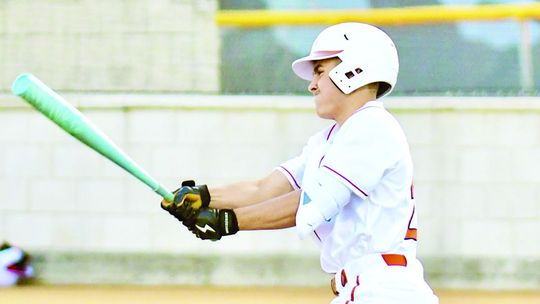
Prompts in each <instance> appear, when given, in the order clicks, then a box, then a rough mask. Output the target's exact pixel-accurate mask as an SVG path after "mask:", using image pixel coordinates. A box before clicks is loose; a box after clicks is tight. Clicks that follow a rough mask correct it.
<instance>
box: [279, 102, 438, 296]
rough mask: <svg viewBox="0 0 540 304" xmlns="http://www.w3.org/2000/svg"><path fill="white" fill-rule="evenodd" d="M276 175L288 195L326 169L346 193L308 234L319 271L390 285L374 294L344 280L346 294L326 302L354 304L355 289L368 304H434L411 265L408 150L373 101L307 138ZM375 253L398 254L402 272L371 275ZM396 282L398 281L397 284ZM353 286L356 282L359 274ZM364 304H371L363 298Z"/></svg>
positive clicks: (413, 246)
mask: <svg viewBox="0 0 540 304" xmlns="http://www.w3.org/2000/svg"><path fill="white" fill-rule="evenodd" d="M278 170H280V171H281V172H282V173H283V174H284V175H285V176H287V178H288V179H289V182H290V183H291V185H292V186H293V187H294V188H295V189H301V188H302V184H307V183H309V180H310V179H313V178H314V176H315V172H316V171H317V170H327V171H328V172H330V173H331V174H333V175H334V176H335V178H336V179H338V180H339V181H341V182H342V183H343V184H344V185H346V186H347V188H348V189H350V190H351V191H352V193H353V195H352V196H351V199H350V201H349V202H348V203H347V204H346V205H345V206H344V207H343V208H342V209H341V210H340V211H339V212H338V213H337V215H336V216H334V218H332V219H331V220H330V221H327V222H324V223H322V224H321V225H320V226H319V227H318V228H317V229H315V231H314V233H313V234H314V237H315V239H316V241H317V242H318V243H319V244H320V246H321V259H320V262H321V267H322V269H323V270H324V271H326V272H328V273H337V274H339V273H340V272H341V271H343V270H345V269H347V271H348V272H351V273H352V274H354V275H357V274H359V273H360V272H362V271H364V272H365V271H366V269H369V268H371V269H372V270H371V272H370V273H371V274H370V275H369V277H371V279H372V280H373V281H376V282H383V281H384V280H389V281H390V282H391V283H387V284H383V285H384V286H385V287H387V288H389V289H388V290H385V289H384V288H381V287H380V286H379V287H375V289H374V290H377V291H376V292H374V293H373V292H372V291H366V289H369V288H370V286H375V285H370V284H369V283H367V284H366V283H364V284H360V283H358V284H356V286H355V284H354V282H353V283H350V282H349V284H347V286H343V288H344V291H347V292H348V293H350V295H343V294H344V293H345V292H344V293H342V294H340V297H338V298H336V299H335V300H334V301H333V302H332V303H352V301H350V300H351V298H353V300H354V294H355V292H359V290H362V293H363V294H364V297H365V294H372V295H373V301H375V302H374V303H387V301H388V303H394V302H392V301H393V300H392V297H394V299H396V298H399V299H402V301H398V302H399V303H437V300H436V297H435V296H434V295H433V294H432V292H431V289H430V288H429V286H427V284H426V283H425V281H424V280H423V269H422V266H421V264H420V263H419V262H418V261H417V260H416V231H417V226H416V225H417V223H416V213H415V202H414V194H413V186H412V183H413V166H412V160H411V156H410V152H409V145H408V143H407V140H406V137H405V134H404V133H403V131H402V129H401V126H400V125H399V123H398V122H397V121H396V120H395V118H394V117H393V116H392V115H391V114H390V113H388V111H386V109H385V108H384V107H383V104H382V102H381V101H370V102H368V103H366V104H365V105H364V106H363V107H362V108H360V109H358V110H357V111H356V112H355V113H354V114H353V115H352V116H351V117H349V118H348V119H347V120H346V121H345V123H344V124H343V125H342V126H338V125H337V124H334V125H332V126H330V127H328V128H326V129H324V130H322V131H320V132H319V133H317V134H315V135H314V136H312V137H311V138H310V139H309V141H308V143H307V145H306V146H305V147H304V149H303V151H302V153H301V154H300V155H299V156H297V157H295V158H293V159H291V160H289V161H286V162H285V163H283V164H282V165H281V166H280V167H279V168H278ZM299 208H302V204H301V203H300V206H299ZM383 253H384V254H396V255H403V256H406V257H407V259H408V260H409V263H408V266H407V267H405V268H403V269H398V268H396V267H394V268H392V269H391V270H389V271H393V272H392V273H391V274H390V272H388V271H386V270H381V269H380V268H379V269H378V270H377V269H375V268H376V267H381V266H380V265H383V266H385V267H386V265H385V264H384V263H383V260H382V258H381V254H383ZM360 268H362V269H360ZM399 268H402V267H399ZM388 269H390V267H388ZM403 271H405V272H403ZM405 273H409V274H405ZM410 273H414V275H410ZM380 276H383V277H384V278H383V279H381V278H380ZM400 276H403V278H404V279H402V280H400V279H397V278H398V277H400ZM413 278H414V279H413ZM396 279H397V281H396ZM356 280H357V281H358V280H360V279H359V276H357V277H356ZM373 281H372V282H373ZM364 282H366V281H365V280H364ZM368 282H369V281H368ZM396 282H398V283H396ZM377 284H378V283H377ZM400 284H402V285H400ZM391 285H393V286H391ZM359 286H362V288H363V289H362V288H357V287H359ZM404 286H405V287H404ZM411 286H412V287H411ZM409 287H410V288H412V290H414V291H413V292H412V293H411V294H410V296H409V295H405V296H403V294H399V293H396V290H408V288H409ZM347 288H348V289H347ZM413 295H414V296H413ZM404 297H405V298H404ZM406 298H408V299H406ZM420 298H421V299H422V300H419V299H420ZM423 299H427V300H426V301H424V300H423ZM365 301H367V302H366V303H372V302H370V301H371V300H369V299H368V298H367V297H366V298H365ZM361 303H364V302H361Z"/></svg>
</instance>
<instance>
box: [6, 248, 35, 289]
mask: <svg viewBox="0 0 540 304" xmlns="http://www.w3.org/2000/svg"><path fill="white" fill-rule="evenodd" d="M29 262H30V256H29V255H28V254H27V253H25V252H24V251H23V250H21V249H20V248H18V247H14V246H11V245H10V244H9V243H6V242H4V243H2V244H1V245H0V287H8V286H13V285H15V284H17V283H18V282H19V281H20V280H23V279H28V278H30V277H32V275H33V273H34V270H33V268H32V266H30V264H29Z"/></svg>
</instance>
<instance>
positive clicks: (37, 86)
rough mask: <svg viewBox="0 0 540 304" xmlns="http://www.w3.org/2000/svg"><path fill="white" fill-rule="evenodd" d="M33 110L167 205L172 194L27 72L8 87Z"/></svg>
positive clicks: (58, 96) (89, 122)
mask: <svg viewBox="0 0 540 304" xmlns="http://www.w3.org/2000/svg"><path fill="white" fill-rule="evenodd" d="M11 91H12V92H13V94H15V95H17V96H20V97H21V98H22V99H24V100H25V101H26V102H27V103H28V104H30V105H31V106H32V107H34V108H35V109H36V110H38V111H39V112H41V114H43V115H45V116H46V117H47V118H48V119H50V120H52V121H53V122H54V123H55V124H57V125H58V126H59V127H60V128H62V129H63V130H64V131H66V132H67V133H69V134H71V135H72V136H73V137H75V138H76V139H78V140H79V141H81V142H82V143H84V144H85V145H87V146H88V147H90V148H92V149H93V150H95V151H96V152H98V153H99V154H101V155H103V156H105V157H106V158H108V159H109V160H111V161H112V162H114V163H115V164H117V165H118V166H120V167H121V168H123V169H124V170H126V171H127V172H128V173H130V174H131V175H133V176H134V177H136V178H137V179H139V180H140V181H141V182H143V183H144V184H146V185H147V186H149V187H150V188H152V190H154V192H156V193H158V194H159V195H161V197H163V198H164V199H166V200H167V201H169V202H172V201H173V199H174V195H173V194H172V193H171V192H170V191H169V190H167V189H166V188H165V187H163V186H162V185H161V184H159V182H158V181H157V180H156V179H154V178H153V177H152V176H150V175H149V174H148V173H147V172H146V171H145V170H144V169H143V168H141V167H140V166H139V165H138V164H137V163H135V161H133V160H132V159H131V158H130V157H129V156H128V155H127V154H126V153H124V152H123V151H122V149H120V148H119V147H118V146H117V145H115V144H114V143H113V141H112V140H110V139H109V138H108V137H107V136H106V135H105V134H104V133H103V132H101V130H99V129H98V128H97V127H96V126H95V125H94V124H93V123H92V122H91V121H90V120H89V119H88V118H86V116H84V115H83V114H82V113H81V112H79V110H77V109H76V108H75V107H74V106H72V105H71V104H70V103H68V102H67V101H66V100H64V99H63V98H62V97H61V96H60V95H58V94H57V93H56V92H54V91H53V90H52V89H50V88H49V87H48V86H47V85H45V84H44V83H43V82H41V81H40V80H39V79H38V78H37V77H35V76H34V75H32V74H30V73H24V74H21V75H19V76H18V77H17V79H15V81H14V82H13V86H12V87H11Z"/></svg>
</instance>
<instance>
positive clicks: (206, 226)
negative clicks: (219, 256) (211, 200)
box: [190, 208, 238, 241]
mask: <svg viewBox="0 0 540 304" xmlns="http://www.w3.org/2000/svg"><path fill="white" fill-rule="evenodd" d="M190 230H191V232H193V234H195V236H197V237H198V238H200V239H202V240H212V241H217V240H219V239H221V237H222V236H225V235H231V234H235V233H237V232H238V220H237V219H236V214H235V213H234V211H233V210H230V209H214V208H203V209H201V210H199V212H198V213H197V216H196V217H195V223H194V224H193V226H191V227H190Z"/></svg>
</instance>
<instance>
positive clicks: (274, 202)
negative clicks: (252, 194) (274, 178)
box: [234, 190, 300, 230]
mask: <svg viewBox="0 0 540 304" xmlns="http://www.w3.org/2000/svg"><path fill="white" fill-rule="evenodd" d="M299 199H300V191H299V190H295V191H291V192H289V193H287V194H284V195H281V196H279V197H276V198H272V199H269V200H266V201H264V202H261V203H258V204H254V205H249V206H244V207H240V208H237V209H235V210H234V212H235V213H236V217H237V219H238V227H239V228H240V230H263V229H280V228H289V227H293V226H294V225H295V222H296V210H297V209H298V200H299Z"/></svg>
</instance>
